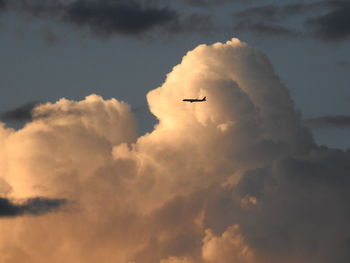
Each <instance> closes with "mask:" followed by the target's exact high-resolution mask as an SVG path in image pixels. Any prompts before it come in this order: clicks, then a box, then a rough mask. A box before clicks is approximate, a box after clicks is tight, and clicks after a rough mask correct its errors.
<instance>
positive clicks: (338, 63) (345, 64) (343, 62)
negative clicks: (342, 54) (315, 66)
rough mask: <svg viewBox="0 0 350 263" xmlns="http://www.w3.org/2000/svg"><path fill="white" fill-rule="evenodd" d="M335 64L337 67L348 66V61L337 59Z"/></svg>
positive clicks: (349, 65) (349, 63)
mask: <svg viewBox="0 0 350 263" xmlns="http://www.w3.org/2000/svg"><path fill="white" fill-rule="evenodd" d="M336 65H337V67H339V68H350V62H349V61H347V60H339V61H338V62H337V63H336Z"/></svg>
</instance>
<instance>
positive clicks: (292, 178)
mask: <svg viewBox="0 0 350 263" xmlns="http://www.w3.org/2000/svg"><path fill="white" fill-rule="evenodd" d="M203 96H206V97H207V101H206V102H202V103H185V102H183V101H182V99H183V98H195V97H203ZM147 100H148V104H149V108H150V111H151V112H152V113H153V114H154V115H155V116H156V117H157V119H158V123H157V124H156V126H155V127H154V129H153V131H151V132H150V133H148V134H146V135H144V136H141V137H137V136H136V125H135V121H134V117H133V114H132V111H131V109H130V107H129V106H128V105H127V104H126V103H123V102H119V101H117V100H116V99H109V100H105V99H103V98H101V97H99V96H97V95H90V96H88V97H86V98H85V99H84V100H82V101H71V100H68V99H61V100H59V101H58V102H56V103H45V104H41V105H39V106H37V107H36V108H35V109H34V112H33V114H34V116H36V117H35V118H34V119H33V120H32V121H31V122H30V123H28V124H27V125H26V126H24V127H23V128H22V129H20V130H18V131H15V130H13V129H7V128H5V127H4V126H1V128H0V145H1V147H0V173H1V176H2V181H0V186H1V187H0V189H3V190H2V191H3V192H4V194H5V192H6V194H7V195H8V196H7V198H12V199H22V198H28V197H30V196H47V197H48V198H52V199H62V198H63V199H67V200H72V202H69V203H67V204H66V208H67V209H66V210H67V211H65V212H62V213H55V214H53V213H47V214H43V215H41V216H40V217H16V218H15V219H13V218H9V219H6V220H2V221H0V224H1V229H2V234H1V237H0V259H1V260H2V261H4V262H10V263H17V262H23V261H25V262H28V263H32V262H33V263H34V262H35V263H41V262H47V261H50V262H68V263H70V262H86V263H89V262H97V261H98V262H111V261H116V262H121V263H124V262H125V263H131V262H133V263H157V262H158V263H214V262H215V263H231V262H239V263H266V262H269V263H277V262H308V263H313V262H315V263H316V262H317V263H327V262H348V260H349V253H348V251H349V250H348V244H349V237H350V229H349V226H348V222H349V219H350V218H349V217H350V213H349V211H348V210H349V209H348V205H347V204H348V202H349V198H350V195H349V194H348V190H347V189H348V188H349V186H350V185H349V182H350V181H349V176H348V171H349V168H350V167H349V163H350V162H349V158H350V155H349V151H341V150H330V149H328V148H325V147H323V148H322V147H319V146H317V145H315V143H314V141H313V139H312V136H311V135H310V133H309V131H308V130H307V129H306V128H304V127H303V125H302V122H301V117H300V115H299V114H298V113H297V111H296V110H295V106H294V103H293V101H292V100H291V98H290V95H289V93H288V90H287V88H286V87H285V86H284V85H283V84H282V83H281V81H280V80H279V78H278V76H277V75H276V74H275V73H274V69H273V67H272V65H271V63H270V62H269V60H268V58H267V57H266V56H265V55H264V54H262V53H261V52H260V51H259V50H257V49H255V48H253V47H250V46H249V45H248V44H246V43H243V42H241V41H239V40H238V39H232V40H230V41H228V42H226V43H215V44H213V45H200V46H198V47H196V48H195V49H194V50H192V51H190V52H188V53H187V54H186V55H185V56H184V57H183V59H182V61H181V63H180V64H179V65H177V66H175V67H174V68H173V70H172V71H171V72H170V73H169V74H168V75H167V78H166V80H165V82H164V83H163V84H162V85H161V86H160V87H158V88H157V89H154V90H152V91H150V92H149V93H148V94H147ZM9 189H11V191H10V190H9ZM39 248H40V249H39Z"/></svg>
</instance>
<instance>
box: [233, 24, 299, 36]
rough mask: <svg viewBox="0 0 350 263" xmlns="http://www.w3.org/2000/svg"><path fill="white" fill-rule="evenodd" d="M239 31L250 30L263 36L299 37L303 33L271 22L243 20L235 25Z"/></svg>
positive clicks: (235, 28)
mask: <svg viewBox="0 0 350 263" xmlns="http://www.w3.org/2000/svg"><path fill="white" fill-rule="evenodd" d="M234 30H235V31H237V32H249V33H253V34H256V35H257V36H262V37H266V36H267V37H297V36H300V35H301V33H300V32H298V31H297V30H294V29H291V28H288V27H285V26H282V25H276V24H271V23H264V22H253V21H241V22H239V23H238V24H236V25H235V26H234Z"/></svg>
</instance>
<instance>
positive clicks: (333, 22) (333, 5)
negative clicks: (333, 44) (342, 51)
mask: <svg viewBox="0 0 350 263" xmlns="http://www.w3.org/2000/svg"><path fill="white" fill-rule="evenodd" d="M329 7H330V9H329V11H328V12H327V13H326V14H323V15H320V16H316V17H312V18H308V19H307V20H306V21H305V24H306V25H307V26H309V27H310V28H311V29H312V32H313V34H314V35H315V36H316V37H318V38H320V39H322V40H325V41H342V40H347V39H349V37H350V2H349V1H344V0H334V1H329Z"/></svg>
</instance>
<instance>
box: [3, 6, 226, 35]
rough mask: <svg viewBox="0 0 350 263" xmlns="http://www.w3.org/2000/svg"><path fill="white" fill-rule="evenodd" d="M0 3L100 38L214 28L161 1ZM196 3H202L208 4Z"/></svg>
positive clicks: (200, 16)
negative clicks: (80, 29)
mask: <svg viewBox="0 0 350 263" xmlns="http://www.w3.org/2000/svg"><path fill="white" fill-rule="evenodd" d="M0 1H2V3H3V5H5V4H6V5H7V6H8V10H11V11H15V12H18V13H20V14H24V15H29V16H32V17H36V18H48V19H52V18H54V19H56V20H58V21H61V22H63V23H65V24H68V25H71V26H74V27H77V28H82V29H87V30H89V31H90V32H92V34H93V35H96V36H100V37H109V36H113V35H127V36H144V35H145V34H147V35H149V34H150V33H151V32H154V31H157V30H158V31H159V32H162V33H172V34H175V33H182V32H199V33H207V32H208V31H210V30H211V28H212V27H213V21H212V19H211V17H210V15H207V14H198V13H192V14H191V13H189V14H186V15H185V14H180V12H179V11H178V10H176V9H175V8H174V7H171V5H170V4H171V3H170V2H169V3H164V1H152V0H101V1H97V0H76V1H70V2H63V1H51V0H50V1H44V2H43V1H39V0H32V1H25V0H19V1H16V2H13V1H10V0H0ZM186 2H187V1H186ZM195 2H196V3H197V4H200V3H201V4H205V2H208V1H195ZM215 2H218V3H219V2H222V1H215ZM0 3H1V2H0ZM208 3H209V2H208Z"/></svg>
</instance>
